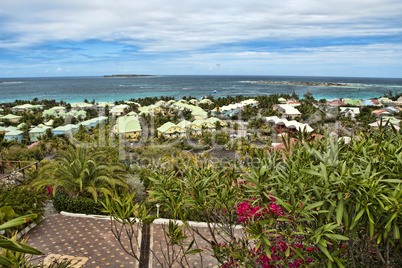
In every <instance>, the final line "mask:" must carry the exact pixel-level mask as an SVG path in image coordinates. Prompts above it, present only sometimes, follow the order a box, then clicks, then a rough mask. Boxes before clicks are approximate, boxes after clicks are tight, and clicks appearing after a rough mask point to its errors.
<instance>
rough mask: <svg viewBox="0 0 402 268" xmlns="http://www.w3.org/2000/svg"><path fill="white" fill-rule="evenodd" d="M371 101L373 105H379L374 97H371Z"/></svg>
mask: <svg viewBox="0 0 402 268" xmlns="http://www.w3.org/2000/svg"><path fill="white" fill-rule="evenodd" d="M371 101H372V102H373V104H374V105H379V104H380V102H379V101H378V100H376V99H371Z"/></svg>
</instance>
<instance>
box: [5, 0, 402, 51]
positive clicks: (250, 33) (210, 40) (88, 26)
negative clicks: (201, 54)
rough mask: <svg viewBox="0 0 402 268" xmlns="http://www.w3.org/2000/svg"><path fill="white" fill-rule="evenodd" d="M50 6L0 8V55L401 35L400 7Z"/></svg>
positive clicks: (381, 0) (310, 1) (290, 2)
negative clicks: (111, 45) (87, 45)
mask: <svg viewBox="0 0 402 268" xmlns="http://www.w3.org/2000/svg"><path fill="white" fill-rule="evenodd" d="M216 2H218V3H209V2H205V1H196V0H194V1H177V0H172V1H164V0H150V1H130V0H117V1H106V0H92V1H90V0H88V1H82V0H80V1H78V0H71V1H55V0H38V1H23V0H13V1H7V2H6V3H3V4H2V11H0V16H1V17H2V18H4V19H2V22H0V26H1V29H2V30H1V34H2V35H4V36H6V38H5V39H3V41H0V48H1V47H2V48H8V49H11V48H16V47H29V46H33V45H40V44H46V43H51V42H60V41H66V40H70V41H73V42H82V41H85V40H102V41H109V42H120V43H125V44H130V45H135V46H138V47H139V48H140V49H141V51H143V52H155V51H180V50H195V49H202V48H205V47H208V46H212V45H219V44H226V43H237V42H246V41H254V40H278V39H280V40H283V39H290V40H291V39H295V38H317V37H325V38H330V37H331V38H333V37H359V36H372V35H384V36H386V35H395V34H401V31H402V25H401V24H402V23H401V22H400V18H401V17H402V2H401V1H399V0H366V1H360V0H338V1H335V0H326V1H318V0H284V1H260V0H258V1H257V0H252V1H250V0H249V1H239V0H237V1H227V0H224V1H216Z"/></svg>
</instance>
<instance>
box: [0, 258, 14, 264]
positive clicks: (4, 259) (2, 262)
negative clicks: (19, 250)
mask: <svg viewBox="0 0 402 268" xmlns="http://www.w3.org/2000/svg"><path fill="white" fill-rule="evenodd" d="M0 264H1V265H3V266H5V267H12V266H13V263H12V262H11V261H9V260H8V259H7V258H5V257H1V256H0Z"/></svg>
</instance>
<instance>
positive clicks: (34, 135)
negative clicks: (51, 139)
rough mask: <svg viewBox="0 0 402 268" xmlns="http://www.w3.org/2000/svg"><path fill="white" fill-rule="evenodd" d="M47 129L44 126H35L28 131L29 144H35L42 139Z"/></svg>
mask: <svg viewBox="0 0 402 268" xmlns="http://www.w3.org/2000/svg"><path fill="white" fill-rule="evenodd" d="M48 128H49V127H46V126H43V127H40V126H37V127H35V128H33V129H31V130H30V131H29V140H30V141H31V142H37V141H38V140H39V138H40V137H43V136H44V135H46V130H47V129H48Z"/></svg>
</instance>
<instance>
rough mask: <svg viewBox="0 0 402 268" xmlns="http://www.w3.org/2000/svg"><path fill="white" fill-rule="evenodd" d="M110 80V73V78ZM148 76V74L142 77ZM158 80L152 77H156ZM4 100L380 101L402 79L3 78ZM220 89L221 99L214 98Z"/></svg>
mask: <svg viewBox="0 0 402 268" xmlns="http://www.w3.org/2000/svg"><path fill="white" fill-rule="evenodd" d="M107 75H110V74H107ZM144 75H148V74H144ZM152 75H154V74H152ZM0 81H2V83H0V92H1V97H0V101H1V102H2V103H5V102H12V101H14V100H32V99H34V98H38V99H40V100H43V99H50V100H52V99H54V100H56V101H61V100H63V101H65V102H69V103H72V102H82V101H84V100H85V99H87V100H88V101H92V100H93V99H95V101H96V102H103V101H127V100H129V99H137V98H145V97H161V96H170V97H174V98H176V99H180V98H182V97H183V96H192V97H195V98H198V99H200V98H202V97H204V96H207V95H213V96H218V97H225V96H236V95H244V96H259V95H271V94H292V93H293V91H295V93H296V94H297V95H299V96H300V97H302V96H303V95H304V94H306V93H308V92H309V93H311V94H312V95H313V96H314V97H315V98H316V99H327V100H331V99H335V98H352V99H356V98H357V99H368V98H378V97H381V96H383V95H384V94H387V93H388V92H389V91H390V90H391V91H392V92H393V94H399V93H401V92H402V78H382V77H335V76H286V75H281V76H273V75H155V76H150V77H108V78H104V77H103V75H102V76H60V77H54V76H52V77H9V78H0ZM259 81H273V82H325V83H344V84H347V85H349V86H346V87H330V86H306V85H279V84H261V83H258V82H259ZM214 90H216V91H217V94H215V95H214V94H213V91H214Z"/></svg>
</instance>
